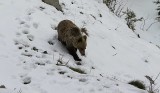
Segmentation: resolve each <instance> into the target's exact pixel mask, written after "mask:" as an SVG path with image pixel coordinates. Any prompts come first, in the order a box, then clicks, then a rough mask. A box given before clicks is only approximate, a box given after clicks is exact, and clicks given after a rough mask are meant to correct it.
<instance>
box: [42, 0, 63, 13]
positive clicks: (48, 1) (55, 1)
mask: <svg viewBox="0 0 160 93" xmlns="http://www.w3.org/2000/svg"><path fill="white" fill-rule="evenodd" d="M42 2H44V3H46V4H49V5H52V6H54V7H55V8H56V9H57V10H58V11H61V12H63V10H62V7H61V6H60V4H59V0H42Z"/></svg>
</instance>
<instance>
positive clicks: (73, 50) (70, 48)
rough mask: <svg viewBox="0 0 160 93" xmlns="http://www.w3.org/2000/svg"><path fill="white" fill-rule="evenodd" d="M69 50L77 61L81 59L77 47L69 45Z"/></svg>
mask: <svg viewBox="0 0 160 93" xmlns="http://www.w3.org/2000/svg"><path fill="white" fill-rule="evenodd" d="M67 49H68V52H69V53H70V54H71V55H72V56H73V58H74V60H75V61H81V59H80V58H79V57H78V55H77V53H76V51H77V49H76V48H74V47H67Z"/></svg>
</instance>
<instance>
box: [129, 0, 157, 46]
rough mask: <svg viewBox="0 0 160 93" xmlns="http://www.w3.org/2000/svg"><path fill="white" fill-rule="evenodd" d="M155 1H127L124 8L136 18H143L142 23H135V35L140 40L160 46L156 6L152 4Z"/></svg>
mask: <svg viewBox="0 0 160 93" xmlns="http://www.w3.org/2000/svg"><path fill="white" fill-rule="evenodd" d="M126 1H127V0H126ZM154 1H156V0H141V1H138V2H137V1H136V0H128V2H127V4H126V7H129V8H130V9H132V10H133V11H134V12H135V13H136V15H137V18H140V17H143V18H144V20H143V21H142V22H137V24H136V28H137V31H136V32H137V33H139V34H140V36H141V38H142V39H144V40H147V41H148V42H151V43H154V44H155V45H157V46H160V26H159V25H160V24H159V22H157V20H156V17H157V11H156V9H157V5H156V4H155V3H153V2H154Z"/></svg>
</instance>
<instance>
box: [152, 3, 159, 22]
mask: <svg viewBox="0 0 160 93" xmlns="http://www.w3.org/2000/svg"><path fill="white" fill-rule="evenodd" d="M153 3H155V4H156V5H157V9H156V10H157V17H156V20H158V22H160V0H155V1H154V2H153Z"/></svg>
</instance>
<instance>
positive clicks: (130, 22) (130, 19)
mask: <svg viewBox="0 0 160 93" xmlns="http://www.w3.org/2000/svg"><path fill="white" fill-rule="evenodd" d="M123 13H124V15H126V17H125V20H126V21H127V26H128V27H129V28H130V29H132V31H134V30H135V23H136V22H137V21H142V19H143V17H141V18H139V19H137V18H136V14H135V13H134V11H132V10H130V9H128V8H127V10H126V11H125V12H123Z"/></svg>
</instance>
